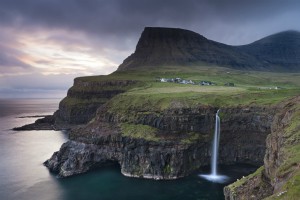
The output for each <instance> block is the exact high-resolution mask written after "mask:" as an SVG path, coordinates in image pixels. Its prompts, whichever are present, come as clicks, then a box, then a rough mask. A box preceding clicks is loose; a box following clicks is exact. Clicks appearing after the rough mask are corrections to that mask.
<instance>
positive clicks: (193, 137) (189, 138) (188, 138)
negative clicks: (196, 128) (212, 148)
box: [181, 132, 209, 144]
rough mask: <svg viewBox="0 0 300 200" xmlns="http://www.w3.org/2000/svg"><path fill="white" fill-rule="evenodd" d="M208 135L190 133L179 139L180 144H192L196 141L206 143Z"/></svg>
mask: <svg viewBox="0 0 300 200" xmlns="http://www.w3.org/2000/svg"><path fill="white" fill-rule="evenodd" d="M208 138H209V135H203V134H200V133H195V132H190V133H187V134H185V135H184V138H183V139H181V143H183V144H192V143H196V142H198V141H200V140H201V141H207V139H208Z"/></svg>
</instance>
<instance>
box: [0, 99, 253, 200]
mask: <svg viewBox="0 0 300 200" xmlns="http://www.w3.org/2000/svg"><path fill="white" fill-rule="evenodd" d="M59 101H60V100H59V99H0V200H85V199H86V200H206V199H207V200H219V199H220V200H221V199H224V196H223V187H224V186H225V185H227V184H229V183H231V182H234V181H235V180H236V179H238V178H241V177H242V176H245V175H247V174H249V173H252V172H253V171H254V170H255V169H256V168H255V167H254V166H249V165H231V166H219V171H220V174H222V175H226V176H228V177H229V179H228V181H227V182H226V183H214V182H210V181H207V180H205V179H203V178H201V177H200V176H199V175H200V174H207V173H209V171H210V169H209V167H204V168H202V169H199V170H198V171H195V172H194V173H193V174H191V175H190V176H188V177H185V178H181V179H178V180H168V181H161V180H160V181H157V180H145V179H139V178H129V177H125V176H123V175H122V174H121V172H120V167H119V166H117V165H111V166H105V167H102V168H99V169H96V170H93V171H90V172H88V173H85V174H81V175H77V176H73V177H69V178H58V177H57V176H56V174H52V173H50V172H49V171H48V169H47V168H46V167H45V166H44V165H43V162H44V161H45V160H47V159H48V158H50V157H51V155H52V154H53V152H55V151H58V150H59V148H60V146H61V145H62V144H63V143H64V142H66V141H68V137H67V132H64V131H13V130H12V128H14V127H18V126H22V125H24V124H28V123H32V122H34V121H35V120H36V119H37V118H38V116H39V115H49V114H52V113H53V112H54V111H55V110H57V109H58V103H59Z"/></svg>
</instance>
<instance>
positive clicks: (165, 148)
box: [45, 106, 273, 179]
mask: <svg viewBox="0 0 300 200" xmlns="http://www.w3.org/2000/svg"><path fill="white" fill-rule="evenodd" d="M108 110H109V108H107V107H104V106H103V107H101V108H100V109H99V110H98V114H97V116H96V118H94V120H92V121H91V122H90V123H89V124H87V125H86V126H85V127H82V128H78V129H74V130H72V131H71V132H70V139H71V141H69V142H67V143H65V144H63V145H62V147H61V149H60V150H59V151H58V152H55V153H54V154H53V156H52V157H51V158H50V159H49V160H47V161H46V162H45V165H46V166H47V167H48V168H49V169H50V170H51V171H54V172H56V173H58V174H59V176H62V177H66V176H71V175H75V174H80V173H84V172H87V171H89V170H90V169H92V168H94V167H97V166H99V165H101V164H103V163H105V162H109V161H113V162H117V163H119V165H120V167H121V172H122V173H123V174H124V175H126V176H131V177H141V178H151V179H176V178H180V177H184V176H187V175H188V174H190V173H191V172H192V171H194V170H195V169H198V168H199V167H201V166H204V165H207V164H208V163H209V161H210V157H211V138H212V135H213V126H214V117H215V112H216V110H217V108H214V107H210V106H202V107H197V108H176V109H168V110H165V111H162V112H161V113H159V115H153V114H151V113H143V114H141V113H139V115H136V116H137V117H135V118H130V119H131V121H130V120H129V121H128V120H126V118H124V117H120V116H114V114H113V113H109V112H108ZM222 112H223V113H224V115H223V116H222V123H221V128H222V136H221V141H220V163H221V164H232V163H250V164H255V165H257V166H259V165H261V164H262V163H263V156H264V154H265V142H264V141H265V139H266V137H267V135H268V134H269V133H270V125H271V122H272V116H273V115H272V112H273V109H272V108H267V107H247V108H245V107H233V108H224V109H222ZM132 120H134V121H132ZM131 129H132V130H137V132H130V130H131ZM128 130H129V131H128Z"/></svg>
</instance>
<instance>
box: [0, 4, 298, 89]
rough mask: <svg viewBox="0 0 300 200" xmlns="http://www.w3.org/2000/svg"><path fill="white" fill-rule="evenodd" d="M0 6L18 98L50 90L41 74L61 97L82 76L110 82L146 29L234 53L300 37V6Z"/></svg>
mask: <svg viewBox="0 0 300 200" xmlns="http://www.w3.org/2000/svg"><path fill="white" fill-rule="evenodd" d="M0 5H1V6H0V26H1V30H0V41H1V45H0V82H1V80H2V82H1V86H2V89H3V88H10V89H12V90H14V91H16V90H21V89H22V86H23V88H27V89H28V90H29V89H30V90H31V89H32V86H35V85H36V87H34V88H33V90H38V89H39V88H41V89H45V90H48V89H47V87H46V86H45V85H43V84H44V83H43V80H44V79H39V78H37V77H38V76H37V74H39V76H40V75H41V77H43V78H45V75H51V76H48V77H47V78H46V80H47V81H45V82H46V83H48V85H49V86H54V85H56V84H57V83H59V84H61V85H62V86H63V87H62V88H60V89H62V90H66V88H67V87H68V86H69V83H70V80H71V79H73V77H75V76H78V75H79V74H80V75H90V74H108V73H110V72H112V71H114V70H115V69H116V68H117V66H118V65H119V64H120V63H121V62H122V61H123V60H124V59H125V58H126V57H127V56H128V55H130V54H131V53H132V52H133V51H134V48H135V45H136V43H137V41H138V38H139V37H140V34H141V32H142V30H143V28H144V27H145V26H164V27H178V28H185V29H190V30H193V31H195V32H198V33H200V34H202V35H204V36H205V37H207V38H209V39H213V40H216V41H219V42H223V43H226V44H232V45H238V44H246V43H250V42H253V41H255V40H257V39H260V38H262V37H264V36H267V35H270V34H273V33H275V32H280V31H284V30H288V29H295V30H300V23H299V22H298V19H299V18H300V12H299V10H300V1H298V0H285V1H283V0H243V1H242V0H226V1H224V0H185V1H182V0H163V1H161V0H151V1H150V0H63V1H61V0H26V1H24V0H13V1H12V0H0ZM17 75H19V78H18V77H17ZM3 77H4V78H6V81H7V82H3V80H4V79H3ZM20 77H22V78H20ZM58 77H59V78H58ZM71 77H72V78H71ZM23 79H24V80H29V79H32V80H35V81H36V82H32V81H30V80H29V82H28V83H25V82H24V81H23ZM61 80H66V82H64V81H61ZM13 82H16V83H13ZM36 83H37V84H36ZM40 83H41V84H40ZM17 86H18V87H17ZM58 87H59V85H56V86H55V87H54V90H56V89H55V88H58ZM52 89H53V88H52Z"/></svg>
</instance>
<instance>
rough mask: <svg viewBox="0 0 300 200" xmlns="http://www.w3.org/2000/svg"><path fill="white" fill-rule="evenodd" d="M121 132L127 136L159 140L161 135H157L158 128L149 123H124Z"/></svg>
mask: <svg viewBox="0 0 300 200" xmlns="http://www.w3.org/2000/svg"><path fill="white" fill-rule="evenodd" d="M121 132H122V135H123V136H126V137H131V138H139V139H144V140H147V141H159V137H157V136H156V132H157V129H156V128H153V127H151V126H148V125H141V124H129V123H122V124H121Z"/></svg>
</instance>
